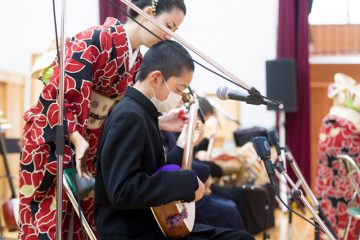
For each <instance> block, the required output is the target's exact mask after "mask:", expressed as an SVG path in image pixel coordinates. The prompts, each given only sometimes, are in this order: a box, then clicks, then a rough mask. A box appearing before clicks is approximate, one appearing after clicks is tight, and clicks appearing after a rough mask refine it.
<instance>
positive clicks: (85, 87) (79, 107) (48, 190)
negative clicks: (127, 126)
mask: <svg viewBox="0 0 360 240" xmlns="http://www.w3.org/2000/svg"><path fill="white" fill-rule="evenodd" d="M133 2H134V4H136V5H137V6H138V7H139V8H141V9H143V11H144V12H145V13H147V14H148V15H150V16H152V17H153V18H154V19H156V20H158V21H159V22H160V23H161V24H163V25H164V26H166V27H167V28H169V29H170V30H171V31H176V30H177V28H178V27H179V25H180V24H181V23H182V21H183V18H184V16H185V14H186V8H185V5H184V2H183V0H137V1H133ZM129 13H130V15H131V16H132V17H134V18H135V19H136V20H137V21H138V22H140V23H142V24H143V25H144V26H145V27H147V28H148V29H150V30H151V31H152V32H154V33H155V34H156V35H158V36H160V38H162V39H168V38H170V37H169V36H168V35H167V34H166V33H165V32H163V31H162V30H160V29H159V28H158V27H156V26H155V25H153V24H152V23H151V22H149V21H148V20H147V19H145V18H144V17H142V16H140V15H137V13H136V12H133V11H130V12H129ZM159 41H160V40H159V39H158V38H156V37H155V36H153V35H151V34H150V33H149V32H147V31H146V30H144V29H143V28H142V27H141V26H139V25H138V24H137V23H135V22H134V21H131V20H129V21H128V22H127V23H126V24H122V23H120V22H119V21H118V20H117V19H115V18H108V19H107V20H106V21H105V23H104V24H103V25H99V26H95V27H92V28H89V29H86V30H84V31H82V32H80V33H79V34H77V35H76V36H74V37H73V38H71V39H70V40H69V41H68V42H67V43H66V49H65V54H66V59H65V61H66V63H65V78H64V101H65V117H66V121H65V122H64V125H65V126H66V128H65V135H66V136H65V149H64V169H65V168H69V167H71V166H72V164H71V161H72V157H74V158H75V162H76V169H77V172H78V174H79V176H80V177H85V178H86V179H88V180H89V179H91V176H94V175H95V165H94V158H95V155H96V152H97V147H98V143H99V142H100V137H101V130H102V125H103V122H104V120H105V119H106V117H107V116H108V114H109V112H110V110H111V107H112V106H113V105H114V104H115V103H116V102H117V101H119V100H120V98H121V97H122V96H123V94H124V92H125V88H126V86H127V85H132V84H133V79H134V75H135V74H136V72H137V70H138V69H139V67H140V65H141V62H142V55H141V53H140V52H139V47H140V46H146V47H151V46H152V45H154V44H155V43H157V42H159ZM44 76H46V77H47V78H48V79H43V80H44V81H46V82H47V84H46V86H45V87H44V89H43V91H42V93H41V94H40V96H39V100H38V102H37V104H36V105H35V106H34V107H32V108H31V109H30V110H28V111H27V112H26V113H25V115H24V119H25V126H24V139H23V140H24V146H23V155H22V159H21V164H20V168H21V169H20V194H19V195H20V232H19V235H20V238H21V239H25V238H26V239H55V233H56V217H55V215H56V169H57V167H56V164H57V161H56V160H57V159H56V156H55V148H56V141H55V136H56V135H55V132H56V126H57V124H58V104H57V101H56V97H57V91H58V84H59V65H58V61H57V59H56V60H55V61H54V62H53V64H52V67H50V68H49V69H47V70H46V74H45V75H44ZM182 124H183V120H182V119H180V118H178V112H176V111H173V112H172V113H170V114H168V115H165V116H162V117H160V118H159V127H160V128H161V129H165V130H166V129H167V130H170V131H179V130H181V127H182ZM69 142H71V144H69ZM63 196H64V197H63V198H64V199H63V203H62V207H63V216H64V223H63V236H64V238H65V239H66V238H67V237H68V235H69V236H70V235H72V234H73V238H74V239H83V233H82V232H81V227H80V223H79V221H78V219H77V218H75V222H74V229H73V233H70V234H69V232H70V231H69V228H70V214H69V212H70V211H71V208H72V206H71V203H70V202H69V201H68V199H67V198H66V194H63ZM81 207H82V210H83V212H84V213H85V216H86V218H87V220H88V221H89V223H90V224H91V225H92V226H93V227H94V226H95V225H94V217H93V194H90V195H89V196H87V197H86V198H84V199H83V200H82V201H81Z"/></svg>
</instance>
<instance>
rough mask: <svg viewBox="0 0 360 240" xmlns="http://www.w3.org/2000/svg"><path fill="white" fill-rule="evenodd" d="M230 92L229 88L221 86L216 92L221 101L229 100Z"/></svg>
mask: <svg viewBox="0 0 360 240" xmlns="http://www.w3.org/2000/svg"><path fill="white" fill-rule="evenodd" d="M228 92H229V88H228V87H227V86H221V87H219V88H218V89H217V90H216V96H217V97H218V98H220V99H221V100H226V99H228V97H227V94H228Z"/></svg>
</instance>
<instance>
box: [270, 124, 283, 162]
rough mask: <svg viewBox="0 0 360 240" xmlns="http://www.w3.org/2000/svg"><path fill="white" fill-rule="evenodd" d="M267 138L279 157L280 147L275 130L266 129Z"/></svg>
mask: <svg viewBox="0 0 360 240" xmlns="http://www.w3.org/2000/svg"><path fill="white" fill-rule="evenodd" d="M268 138H269V142H270V145H271V146H274V147H275V149H276V153H277V155H278V156H279V157H280V155H281V148H280V146H279V136H278V134H277V132H276V130H274V129H273V130H270V131H268Z"/></svg>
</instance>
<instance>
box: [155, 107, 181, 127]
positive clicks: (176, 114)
mask: <svg viewBox="0 0 360 240" xmlns="http://www.w3.org/2000/svg"><path fill="white" fill-rule="evenodd" d="M187 122H188V118H187V116H186V115H185V110H184V109H181V108H175V109H173V110H171V111H170V112H168V113H166V114H164V115H163V116H161V117H159V129H160V130H164V131H168V132H180V131H181V130H182V128H183V126H184V124H185V123H187Z"/></svg>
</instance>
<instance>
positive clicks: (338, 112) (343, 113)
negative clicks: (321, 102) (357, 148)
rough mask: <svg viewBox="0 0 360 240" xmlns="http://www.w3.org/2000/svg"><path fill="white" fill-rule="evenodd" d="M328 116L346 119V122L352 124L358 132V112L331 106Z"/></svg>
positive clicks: (359, 119) (359, 120) (359, 125)
mask: <svg viewBox="0 0 360 240" xmlns="http://www.w3.org/2000/svg"><path fill="white" fill-rule="evenodd" d="M329 114H330V115H335V116H338V117H341V118H344V119H346V120H347V121H349V122H351V123H353V124H354V125H355V127H356V128H357V129H358V130H360V113H359V112H357V111H355V110H353V109H350V108H346V107H342V106H332V107H331V109H330V112H329Z"/></svg>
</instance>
